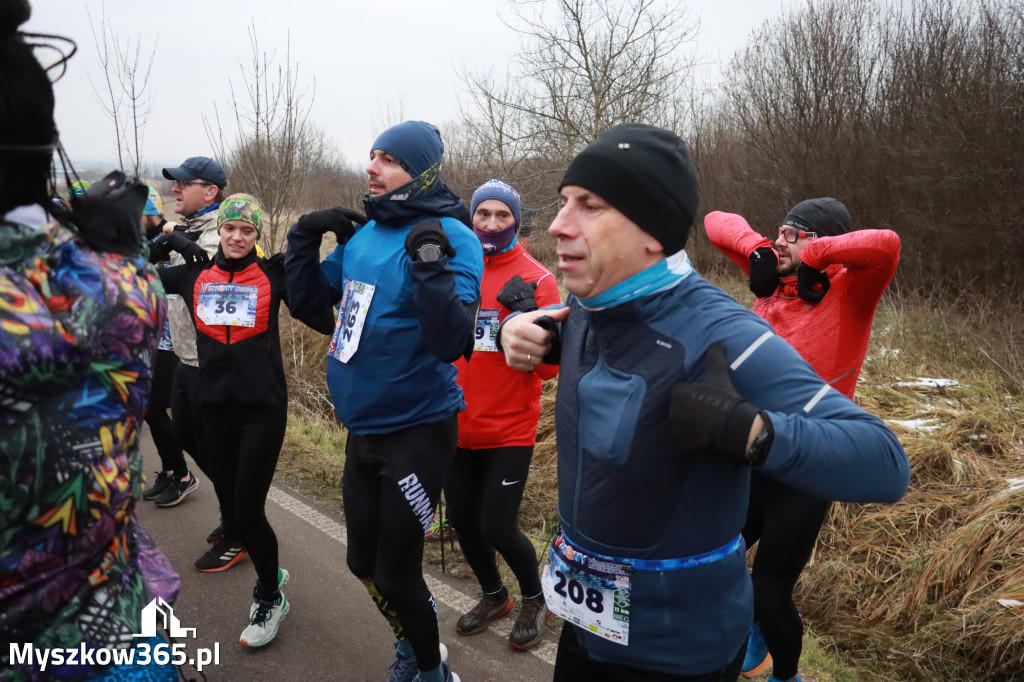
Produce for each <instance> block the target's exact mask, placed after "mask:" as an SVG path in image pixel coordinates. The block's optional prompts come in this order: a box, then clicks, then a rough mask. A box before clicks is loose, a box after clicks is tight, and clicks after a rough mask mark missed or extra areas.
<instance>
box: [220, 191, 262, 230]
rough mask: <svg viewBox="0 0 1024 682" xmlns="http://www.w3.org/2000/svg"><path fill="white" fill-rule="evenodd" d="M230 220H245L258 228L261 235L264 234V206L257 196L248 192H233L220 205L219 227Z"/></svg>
mask: <svg viewBox="0 0 1024 682" xmlns="http://www.w3.org/2000/svg"><path fill="white" fill-rule="evenodd" d="M230 220H243V221H245V222H247V223H250V224H251V225H252V226H253V227H255V228H256V232H257V233H258V234H259V236H261V237H262V236H263V207H262V206H260V202H258V201H257V200H256V197H253V196H250V195H248V194H232V195H231V196H229V197H228V198H227V199H225V200H224V201H223V202H221V205H220V211H219V212H218V213H217V227H218V229H219V228H220V226H221V225H223V224H224V223H226V222H228V221H230Z"/></svg>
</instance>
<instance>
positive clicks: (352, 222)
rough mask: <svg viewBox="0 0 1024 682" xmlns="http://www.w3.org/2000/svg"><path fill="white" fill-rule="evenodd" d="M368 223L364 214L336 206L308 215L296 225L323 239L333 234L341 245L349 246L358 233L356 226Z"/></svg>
mask: <svg viewBox="0 0 1024 682" xmlns="http://www.w3.org/2000/svg"><path fill="white" fill-rule="evenodd" d="M367 222H368V221H367V219H366V216H364V215H363V214H362V213H359V212H357V211H353V210H351V209H348V208H342V207H341V206H335V207H334V208H325V209H321V210H319V211H313V212H312V213H306V214H305V215H303V216H302V217H300V218H299V222H297V223H296V224H295V225H296V227H298V228H299V229H300V230H302V231H303V232H305V233H307V234H310V235H318V236H321V237H322V236H323V235H324V233H326V232H328V231H330V232H333V233H334V236H335V237H336V238H337V240H338V243H339V244H347V243H348V240H349V239H351V238H352V235H354V234H355V233H356V225H365V224H366V223H367Z"/></svg>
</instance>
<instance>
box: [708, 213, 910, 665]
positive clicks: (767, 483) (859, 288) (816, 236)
mask: <svg viewBox="0 0 1024 682" xmlns="http://www.w3.org/2000/svg"><path fill="white" fill-rule="evenodd" d="M852 222H853V221H852V220H851V218H850V213H849V211H847V209H846V206H844V205H843V203H842V202H840V201H839V200H837V199H832V198H820V199H808V200H807V201H802V202H800V203H799V204H797V205H796V206H794V207H793V209H792V210H790V212H789V214H788V215H786V217H785V218H784V219H783V221H782V225H781V226H780V227H779V236H778V238H777V239H776V240H775V241H774V243H773V242H771V241H770V240H769V239H767V238H765V237H763V236H761V235H760V234H758V233H757V232H755V231H754V230H752V229H751V227H750V225H749V224H747V221H746V220H744V219H743V217H741V216H739V215H736V214H732V213H723V212H721V211H714V212H712V213H709V214H708V215H707V216H706V217H705V218H704V229H705V230H706V231H707V234H708V238H709V239H710V240H711V243H712V244H714V245H715V246H716V247H717V248H718V249H719V250H720V251H721V252H722V253H724V254H725V255H726V256H728V257H729V258H730V259H731V260H732V261H733V262H734V263H736V264H737V265H738V266H740V268H742V269H743V271H744V272H745V273H746V274H747V275H748V276H749V278H750V290H751V291H753V292H754V294H755V295H756V296H757V302H756V303H755V304H754V312H755V313H757V314H758V315H760V316H761V317H763V318H764V319H765V320H767V321H768V322H769V323H771V325H772V327H774V329H775V331H776V333H777V334H778V335H779V336H781V337H782V338H784V339H785V340H786V341H788V342H789V344H790V345H791V346H793V348H794V349H796V351H797V352H798V353H800V355H801V356H802V357H803V358H804V359H805V360H807V362H808V363H810V364H811V366H812V367H814V370H815V371H816V372H817V373H818V374H819V375H820V376H821V377H822V378H823V379H824V380H825V381H827V382H828V383H829V385H831V387H832V388H834V389H835V390H837V391H839V392H840V393H842V394H843V395H845V396H847V397H849V398H853V392H854V390H855V389H856V387H857V378H858V377H859V376H860V369H861V365H862V363H863V362H864V355H865V354H866V353H867V349H868V340H869V339H870V337H871V324H872V321H873V320H874V316H875V310H876V309H877V307H878V302H879V300H880V299H881V297H882V293H883V292H884V291H885V288H886V287H887V286H888V284H889V282H890V280H892V277H893V274H894V273H895V272H896V266H897V264H898V263H899V258H900V238H899V236H897V235H896V233H895V232H893V231H892V230H857V231H853V225H852ZM773 247H774V248H773ZM830 506H831V501H829V500H823V499H819V498H816V497H812V496H810V495H807V494H805V493H802V492H799V491H797V490H795V489H794V488H791V487H789V486H787V485H785V484H784V483H780V482H779V481H776V480H774V479H771V478H768V477H767V476H763V475H760V474H758V473H757V472H756V471H755V472H754V474H753V476H752V478H751V487H750V507H749V509H748V512H747V522H746V525H745V527H744V529H743V537H744V539H745V540H746V543H747V546H748V547H750V546H751V545H753V544H754V543H755V542H758V541H759V544H758V549H757V556H756V558H755V559H754V567H753V571H752V577H753V581H754V625H753V627H752V628H751V633H750V638H749V641H748V645H747V656H746V660H745V661H744V664H743V672H742V675H743V676H744V677H753V676H755V675H758V674H760V673H762V672H764V671H765V670H767V669H768V667H769V666H771V665H772V663H773V658H774V669H773V674H772V677H771V678H769V682H782V681H785V680H796V681H799V679H800V676H799V675H798V674H797V664H798V663H799V660H800V653H801V643H802V638H803V623H802V622H801V620H800V613H799V611H797V608H796V605H795V604H794V603H793V588H794V586H795V585H796V581H797V579H798V578H799V577H800V573H801V572H802V571H803V569H804V566H805V565H806V564H807V561H808V560H809V559H810V557H811V552H812V551H813V550H814V544H815V542H816V541H817V538H818V532H819V531H820V530H821V525H822V523H823V522H824V520H825V516H826V514H827V513H828V510H829V507H830ZM769 652H770V653H769Z"/></svg>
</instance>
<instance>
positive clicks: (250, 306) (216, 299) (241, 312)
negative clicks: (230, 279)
mask: <svg viewBox="0 0 1024 682" xmlns="http://www.w3.org/2000/svg"><path fill="white" fill-rule="evenodd" d="M258 294H259V287H255V286H250V285H248V284H228V283H223V284H217V283H215V282H206V283H204V284H201V285H199V300H198V301H197V302H196V317H198V318H199V319H200V320H202V321H203V322H205V323H206V324H208V325H210V326H215V325H220V326H227V327H255V326H256V300H257V298H258Z"/></svg>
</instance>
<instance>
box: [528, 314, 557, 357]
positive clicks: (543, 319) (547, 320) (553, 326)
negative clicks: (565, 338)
mask: <svg viewBox="0 0 1024 682" xmlns="http://www.w3.org/2000/svg"><path fill="white" fill-rule="evenodd" d="M533 323H534V324H535V325H537V326H538V327H540V328H542V329H546V330H548V331H549V332H551V350H549V351H548V353H547V355H545V356H544V357H543V358H541V360H540V361H541V362H543V363H544V364H545V365H557V364H558V363H559V362H560V361H561V359H562V334H561V333H560V332H559V331H558V330H559V327H558V323H557V322H555V319H554V318H553V317H551V316H550V315H541V316H540V317H538V318H537V319H536V320H534V321H533Z"/></svg>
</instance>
